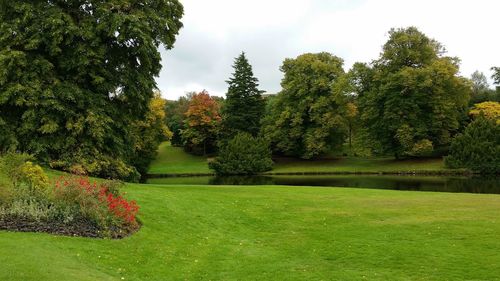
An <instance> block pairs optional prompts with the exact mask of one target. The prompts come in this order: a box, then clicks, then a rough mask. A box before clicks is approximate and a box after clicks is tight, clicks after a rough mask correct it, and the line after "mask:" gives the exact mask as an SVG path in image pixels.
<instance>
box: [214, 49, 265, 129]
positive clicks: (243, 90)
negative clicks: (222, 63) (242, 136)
mask: <svg viewBox="0 0 500 281" xmlns="http://www.w3.org/2000/svg"><path fill="white" fill-rule="evenodd" d="M233 68H234V73H233V75H232V77H231V78H229V80H228V81H227V83H228V84H229V88H228V90H227V94H226V97H227V99H226V101H225V103H224V107H223V108H222V127H223V128H224V130H223V132H224V134H225V135H226V137H232V136H234V135H235V134H236V133H238V132H248V133H250V134H252V135H253V136H256V135H257V134H258V133H259V131H260V120H261V119H262V115H263V113H264V100H263V98H262V95H261V94H262V92H263V91H261V90H259V89H258V86H259V84H258V82H259V81H258V79H257V78H255V77H254V75H253V71H252V66H251V65H250V63H249V62H248V60H247V58H246V56H245V53H241V55H240V56H238V57H237V58H236V59H235V62H234V65H233Z"/></svg>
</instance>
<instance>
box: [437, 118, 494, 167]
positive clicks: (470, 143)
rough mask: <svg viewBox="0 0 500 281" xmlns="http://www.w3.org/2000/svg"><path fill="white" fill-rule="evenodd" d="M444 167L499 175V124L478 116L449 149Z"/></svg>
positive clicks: (454, 140)
mask: <svg viewBox="0 0 500 281" xmlns="http://www.w3.org/2000/svg"><path fill="white" fill-rule="evenodd" d="M445 162H446V165H447V166H448V167H450V168H467V169H470V170H472V171H475V172H481V173H497V174H498V173H500V123H498V122H497V121H495V120H494V119H488V118H485V117H484V116H479V117H478V118H476V119H475V120H474V121H472V123H470V124H469V125H468V126H467V128H465V131H464V132H463V133H462V134H459V135H457V136H456V137H455V138H454V139H453V141H452V143H451V147H450V153H449V156H448V157H446V161H445Z"/></svg>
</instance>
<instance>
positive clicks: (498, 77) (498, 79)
mask: <svg viewBox="0 0 500 281" xmlns="http://www.w3.org/2000/svg"><path fill="white" fill-rule="evenodd" d="M491 70H493V75H492V76H491V79H493V80H494V81H495V84H497V85H500V67H492V68H491Z"/></svg>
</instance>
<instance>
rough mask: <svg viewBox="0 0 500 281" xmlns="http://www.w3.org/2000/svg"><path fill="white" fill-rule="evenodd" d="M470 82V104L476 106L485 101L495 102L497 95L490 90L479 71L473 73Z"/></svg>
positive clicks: (484, 77)
mask: <svg viewBox="0 0 500 281" xmlns="http://www.w3.org/2000/svg"><path fill="white" fill-rule="evenodd" d="M471 81H472V96H471V100H470V104H471V105H472V104H476V103H480V102H485V101H495V100H497V94H496V92H495V91H494V90H492V89H490V86H489V84H488V79H487V78H486V76H485V75H484V74H483V73H482V72H479V71H475V72H474V73H472V76H471Z"/></svg>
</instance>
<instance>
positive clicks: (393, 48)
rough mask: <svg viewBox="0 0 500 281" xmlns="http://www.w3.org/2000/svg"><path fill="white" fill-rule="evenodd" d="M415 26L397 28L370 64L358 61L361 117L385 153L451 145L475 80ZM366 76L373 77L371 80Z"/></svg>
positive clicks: (406, 153)
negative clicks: (470, 78)
mask: <svg viewBox="0 0 500 281" xmlns="http://www.w3.org/2000/svg"><path fill="white" fill-rule="evenodd" d="M443 53H444V49H443V48H442V46H441V45H440V44H439V43H437V42H436V41H435V40H433V39H429V38H427V37H426V36H425V35H424V34H423V33H421V32H419V31H418V30H417V29H416V28H413V27H410V28H407V29H397V30H395V29H393V30H391V31H390V39H389V40H388V42H387V43H386V44H385V45H384V48H383V53H382V54H381V56H380V58H379V60H377V61H375V62H374V63H373V65H372V67H371V68H370V69H366V68H363V67H361V66H357V72H355V73H354V74H353V75H355V76H357V80H358V81H361V83H358V84H356V87H355V88H356V90H358V94H359V107H360V112H361V118H362V120H363V123H364V125H365V126H366V127H367V129H368V131H369V132H370V135H371V136H372V138H373V139H376V140H378V141H380V142H381V144H382V147H383V150H384V152H387V153H394V154H395V155H396V156H398V157H401V156H403V157H404V156H416V155H415V154H416V153H417V152H419V153H420V152H422V153H428V150H429V148H432V147H434V148H436V147H446V146H448V145H449V144H450V140H451V136H452V135H454V134H456V133H457V131H458V130H459V128H460V123H461V120H463V119H464V117H465V113H466V109H467V103H468V101H469V98H470V85H469V83H468V82H467V80H466V79H465V78H463V77H460V76H459V75H458V73H459V69H458V66H457V64H456V59H454V58H449V57H444V56H443ZM366 77H369V78H368V79H366Z"/></svg>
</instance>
